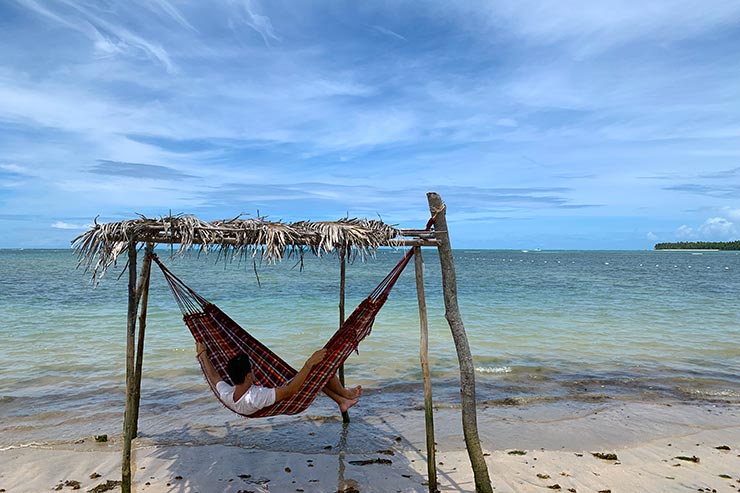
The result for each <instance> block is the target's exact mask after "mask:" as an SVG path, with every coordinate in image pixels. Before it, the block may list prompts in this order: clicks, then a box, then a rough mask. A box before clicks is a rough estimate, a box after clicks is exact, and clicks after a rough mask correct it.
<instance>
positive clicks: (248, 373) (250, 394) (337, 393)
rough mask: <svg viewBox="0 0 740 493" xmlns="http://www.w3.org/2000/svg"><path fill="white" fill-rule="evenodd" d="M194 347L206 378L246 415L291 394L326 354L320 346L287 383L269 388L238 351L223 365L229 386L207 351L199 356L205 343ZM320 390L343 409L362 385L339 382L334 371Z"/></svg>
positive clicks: (231, 405) (225, 400)
mask: <svg viewBox="0 0 740 493" xmlns="http://www.w3.org/2000/svg"><path fill="white" fill-rule="evenodd" d="M195 350H196V353H197V355H196V358H197V359H198V361H199V362H200V363H201V364H202V366H203V370H204V373H205V375H206V378H207V379H208V382H209V383H210V384H211V386H213V387H215V388H216V391H217V392H218V393H219V396H220V397H221V401H222V402H223V403H224V404H225V405H226V406H227V407H229V408H230V409H231V410H232V411H236V412H237V413H239V414H243V415H245V416H248V415H250V414H253V413H256V412H257V411H259V410H260V409H262V408H263V407H267V406H271V405H273V404H274V403H276V402H278V401H281V400H283V399H287V398H289V397H291V396H293V395H294V394H295V393H296V392H298V390H299V389H300V388H301V386H302V385H303V382H304V381H305V380H306V378H307V377H308V373H309V371H310V370H311V368H313V367H314V366H315V365H317V364H318V363H320V362H321V361H322V360H323V359H324V356H325V355H326V349H319V350H318V351H316V352H315V353H313V354H312V355H311V356H310V357H309V358H308V360H306V362H305V363H304V364H303V367H302V368H301V370H300V371H299V372H298V374H296V376H295V377H293V378H292V379H291V380H290V381H289V382H288V383H286V384H285V385H281V386H280V387H275V388H271V387H261V386H259V385H257V384H255V383H254V374H253V373H252V364H251V362H250V361H249V357H248V356H247V355H246V354H244V353H242V354H237V355H236V356H234V357H233V358H231V359H230V360H229V362H228V364H227V366H226V372H227V373H228V375H229V378H230V379H231V381H232V382H233V383H234V384H235V385H234V386H232V385H229V384H228V383H226V382H224V381H223V380H222V379H221V376H220V375H219V374H218V372H217V371H216V369H215V368H214V367H213V365H212V364H211V362H210V360H209V359H208V357H207V355H206V357H205V358H202V356H203V355H204V354H205V353H206V351H207V349H206V347H205V345H203V344H202V343H199V342H196V343H195ZM322 390H323V391H324V393H325V394H326V395H328V396H329V397H331V398H332V399H333V400H334V402H336V403H337V404H338V405H339V410H340V411H342V412H345V411H347V409H349V408H351V407H352V406H354V405H355V404H357V401H358V399H359V398H360V396H361V395H362V387H360V386H359V385H358V386H357V387H354V388H352V389H347V388H345V387H344V386H343V385H342V384H341V383H340V381H339V378H338V377H337V376H336V375H334V376H333V377H332V378H331V379H330V380H329V382H328V383H327V384H326V387H324V388H323V389H322Z"/></svg>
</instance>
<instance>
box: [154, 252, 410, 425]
mask: <svg viewBox="0 0 740 493" xmlns="http://www.w3.org/2000/svg"><path fill="white" fill-rule="evenodd" d="M412 256H413V250H409V251H408V253H406V255H405V256H404V257H403V258H402V259H401V260H400V261H399V262H398V264H397V265H396V266H395V267H394V268H393V270H391V272H390V273H389V274H388V275H387V276H386V277H385V279H383V281H381V283H380V284H379V285H378V287H377V288H375V290H374V291H373V292H372V293H371V294H370V296H368V297H367V298H366V299H365V300H363V301H362V303H360V304H359V305H358V306H357V308H355V310H354V311H353V312H352V314H350V316H349V317H348V318H347V320H346V321H345V322H344V323H343V324H342V326H341V327H340V328H339V330H337V332H336V333H335V334H334V335H333V336H332V337H331V339H329V341H328V342H327V343H326V344H325V345H324V348H325V349H326V350H327V352H326V356H325V357H324V360H323V361H322V362H320V363H319V364H317V365H316V366H314V367H313V368H312V369H311V371H310V373H309V375H308V377H307V378H306V381H305V382H304V383H303V385H302V386H301V388H300V390H299V391H298V392H297V393H296V394H294V395H293V396H291V397H290V398H288V399H284V400H282V401H278V402H276V403H275V404H273V405H272V406H268V407H266V408H263V409H260V410H259V411H257V412H256V413H253V414H250V415H249V416H248V417H250V418H258V417H264V416H275V415H278V414H298V413H300V412H303V411H305V410H306V408H308V406H309V405H311V403H312V402H313V400H314V399H315V398H316V396H317V395H318V394H319V392H321V390H322V389H323V388H324V387H325V386H326V384H327V382H328V381H329V379H331V377H332V376H334V375H335V374H336V372H337V370H338V369H339V367H340V366H341V365H342V364H343V363H344V362H345V361H346V360H347V358H348V357H349V355H350V354H352V352H353V351H357V347H358V345H359V344H360V342H361V341H362V340H363V339H365V337H367V336H368V335H370V331H371V330H372V326H373V323H374V322H375V316H376V315H377V314H378V311H380V309H381V308H382V307H383V305H384V304H385V302H386V300H387V299H388V294H389V293H390V291H391V289H393V286H394V285H395V283H396V281H397V280H398V278H399V277H400V275H401V272H403V270H404V268H405V267H406V266H407V265H408V263H409V261H410V260H411V257H412ZM152 259H153V260H154V261H155V262H156V263H157V265H159V267H160V268H161V269H162V273H163V274H164V276H165V279H166V280H167V282H168V284H169V285H170V288H171V289H172V293H173V294H174V296H175V300H176V301H177V303H178V305H179V306H180V310H181V311H182V313H183V319H184V320H185V324H186V325H187V326H188V328H189V329H190V332H191V334H192V335H193V338H195V340H196V341H198V342H201V343H203V344H204V345H205V346H206V348H207V349H208V353H207V354H208V358H209V360H210V362H211V364H212V365H213V367H214V369H215V370H216V371H217V372H218V374H219V375H220V377H221V378H222V379H223V380H224V381H225V382H229V383H231V381H230V379H229V376H228V375H227V374H226V364H227V363H228V361H229V360H230V359H231V358H232V357H234V356H235V355H237V354H239V353H246V354H247V355H249V359H250V360H251V362H252V371H253V372H254V377H255V382H256V383H257V384H258V385H261V386H264V387H279V386H281V385H284V384H285V383H287V382H288V381H289V380H290V379H291V378H293V377H294V376H295V375H296V373H298V372H297V371H296V370H295V369H294V368H293V367H291V366H290V365H289V364H288V363H286V362H285V361H283V360H282V359H281V358H280V357H279V356H278V355H277V354H275V353H274V352H272V351H271V350H270V349H269V348H268V347H267V346H265V345H264V344H262V343H261V342H259V341H258V340H257V339H256V338H254V337H253V336H252V335H251V334H249V333H248V332H247V331H246V330H244V329H243V328H241V327H240V326H239V325H238V324H237V323H236V322H234V321H233V320H232V319H231V318H229V316H228V315H226V314H225V313H224V312H223V311H221V310H220V309H219V308H218V307H217V306H216V305H214V304H212V303H210V302H208V301H207V300H206V299H205V298H203V297H202V296H200V295H199V294H198V293H196V292H195V291H193V290H192V289H191V288H189V287H188V286H186V285H185V283H183V282H182V281H181V280H180V279H179V278H177V277H176V276H175V275H174V274H172V272H170V271H169V270H168V269H167V268H166V267H165V266H164V265H163V264H162V263H161V262H160V261H159V259H158V258H157V257H156V256H153V257H152ZM201 369H202V368H201ZM206 380H207V379H206ZM209 385H210V386H211V390H212V391H213V393H214V395H215V396H216V398H217V399H219V401H220V396H219V394H218V392H216V388H215V385H212V384H211V383H210V382H209ZM222 404H224V403H223V402H222ZM224 405H225V404H224ZM230 410H231V409H230ZM237 414H240V413H237ZM242 416H244V415H242Z"/></svg>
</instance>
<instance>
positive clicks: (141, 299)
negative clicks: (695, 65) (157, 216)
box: [131, 243, 154, 438]
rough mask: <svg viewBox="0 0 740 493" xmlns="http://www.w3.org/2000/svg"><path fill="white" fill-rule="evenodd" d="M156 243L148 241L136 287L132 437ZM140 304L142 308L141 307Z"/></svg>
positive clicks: (136, 427) (136, 420)
mask: <svg viewBox="0 0 740 493" xmlns="http://www.w3.org/2000/svg"><path fill="white" fill-rule="evenodd" d="M152 253H154V244H153V243H147V245H146V254H145V255H144V261H143V262H142V264H141V273H140V274H139V285H138V287H137V288H136V301H137V303H136V306H137V310H138V311H139V334H138V339H137V343H136V363H135V369H134V418H133V427H134V429H133V432H132V435H131V436H132V438H136V437H137V436H138V434H139V405H140V404H141V369H142V364H143V362H144V334H145V332H146V312H147V307H148V305H149V279H150V277H151V276H150V274H151V271H152V257H151V254H152ZM139 304H140V305H141V308H140V309H139Z"/></svg>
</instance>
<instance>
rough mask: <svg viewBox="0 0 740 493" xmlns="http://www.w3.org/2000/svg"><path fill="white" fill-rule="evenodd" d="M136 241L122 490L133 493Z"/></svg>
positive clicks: (131, 254)
mask: <svg viewBox="0 0 740 493" xmlns="http://www.w3.org/2000/svg"><path fill="white" fill-rule="evenodd" d="M136 308H137V307H136V241H135V240H133V239H132V240H130V241H129V244H128V319H127V326H126V412H125V413H124V417H123V454H122V458H121V490H122V492H123V493H131V440H132V438H133V429H134V427H133V417H134V344H135V340H134V339H135V337H134V336H135V333H136Z"/></svg>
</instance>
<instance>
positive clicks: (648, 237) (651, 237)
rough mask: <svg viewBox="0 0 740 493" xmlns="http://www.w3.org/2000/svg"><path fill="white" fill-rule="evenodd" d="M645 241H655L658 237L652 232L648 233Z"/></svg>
mask: <svg viewBox="0 0 740 493" xmlns="http://www.w3.org/2000/svg"><path fill="white" fill-rule="evenodd" d="M647 239H648V240H650V241H657V240H658V235H656V234H655V233H653V232H652V231H648V234H647Z"/></svg>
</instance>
